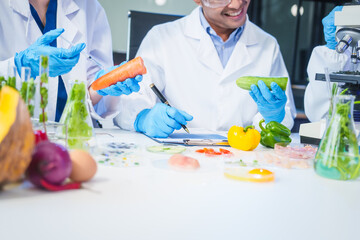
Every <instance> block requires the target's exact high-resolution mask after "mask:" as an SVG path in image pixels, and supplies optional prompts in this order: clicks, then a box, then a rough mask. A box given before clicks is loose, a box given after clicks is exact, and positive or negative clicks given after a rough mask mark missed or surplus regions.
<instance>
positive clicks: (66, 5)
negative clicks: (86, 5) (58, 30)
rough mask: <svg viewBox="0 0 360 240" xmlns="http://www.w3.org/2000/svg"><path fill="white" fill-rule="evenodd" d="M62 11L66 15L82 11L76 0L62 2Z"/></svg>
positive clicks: (63, 0)
mask: <svg viewBox="0 0 360 240" xmlns="http://www.w3.org/2000/svg"><path fill="white" fill-rule="evenodd" d="M59 2H61V6H62V9H63V11H64V13H65V15H70V14H72V13H75V12H77V11H79V10H80V8H79V6H78V5H77V4H76V2H75V1H74V0H60V1H59Z"/></svg>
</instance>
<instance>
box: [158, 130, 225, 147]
mask: <svg viewBox="0 0 360 240" xmlns="http://www.w3.org/2000/svg"><path fill="white" fill-rule="evenodd" d="M151 139H152V140H154V141H155V142H158V143H162V144H179V145H185V146H224V147H227V146H229V143H228V141H227V138H226V137H224V136H222V135H219V134H213V133H210V134H209V133H207V134H204V133H196V134H188V133H172V134H170V135H169V137H167V138H151Z"/></svg>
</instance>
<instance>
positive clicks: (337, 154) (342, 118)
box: [315, 95, 360, 180]
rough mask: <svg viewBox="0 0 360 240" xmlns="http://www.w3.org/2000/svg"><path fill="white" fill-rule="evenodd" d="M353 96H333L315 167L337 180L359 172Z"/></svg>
mask: <svg viewBox="0 0 360 240" xmlns="http://www.w3.org/2000/svg"><path fill="white" fill-rule="evenodd" d="M354 99H355V97H354V96H350V95H339V96H336V97H335V98H334V102H333V112H332V116H331V119H330V122H329V124H328V126H327V129H326V131H325V134H324V136H323V138H322V140H321V142H320V145H319V149H318V151H317V153H316V156H315V171H316V173H317V174H319V175H320V176H323V177H326V178H332V179H338V180H349V179H356V178H357V177H359V175H360V162H359V148H358V144H357V139H356V135H355V126H354V119H353V115H352V113H353V108H354Z"/></svg>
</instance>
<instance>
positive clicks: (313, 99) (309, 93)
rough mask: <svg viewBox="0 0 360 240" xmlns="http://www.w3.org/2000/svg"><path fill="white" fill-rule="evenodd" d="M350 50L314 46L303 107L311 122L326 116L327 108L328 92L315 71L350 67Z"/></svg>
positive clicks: (339, 69)
mask: <svg viewBox="0 0 360 240" xmlns="http://www.w3.org/2000/svg"><path fill="white" fill-rule="evenodd" d="M351 64H352V63H351V61H350V52H349V51H347V52H346V53H344V54H338V53H337V52H336V51H335V50H331V49H329V48H328V47H327V46H318V47H315V48H314V50H313V52H312V54H311V57H310V60H309V64H308V68H307V72H308V77H309V84H308V85H307V86H306V90H305V95H304V108H305V114H306V116H307V118H308V119H309V120H310V121H311V122H316V121H320V120H321V119H323V118H325V117H326V114H327V112H328V110H329V104H330V101H329V98H330V96H329V93H328V87H327V84H326V82H322V81H316V80H315V76H316V73H324V72H325V70H324V69H325V68H328V71H329V72H330V73H332V72H338V71H346V70H350V69H351Z"/></svg>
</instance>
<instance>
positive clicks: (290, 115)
mask: <svg viewBox="0 0 360 240" xmlns="http://www.w3.org/2000/svg"><path fill="white" fill-rule="evenodd" d="M270 76H283V77H288V76H289V75H288V72H287V70H286V66H285V63H284V60H283V57H282V55H281V53H280V48H279V45H278V44H277V43H275V46H274V54H273V61H272V66H271V72H270ZM280 90H281V89H280ZM283 94H285V95H286V97H285V102H283V103H281V104H277V106H278V108H279V109H277V110H278V111H276V114H277V115H279V116H280V115H283V116H284V117H283V118H282V119H281V120H280V121H279V122H281V123H282V124H283V125H285V126H286V127H288V128H289V129H291V128H292V127H293V125H294V118H295V117H296V108H295V103H294V98H293V94H292V90H291V83H290V79H289V80H288V84H287V86H286V90H285V92H284V91H283V92H282V93H280V92H279V93H278V95H279V97H277V98H279V99H283V98H282V95H283ZM259 108H260V109H261V107H260V106H258V109H259ZM263 110H264V111H263V112H264V115H266V114H265V113H267V110H266V109H263ZM274 110H275V109H274ZM263 118H265V120H266V117H265V116H263V115H262V114H261V112H259V113H257V114H256V115H255V117H254V120H253V125H255V126H256V127H257V126H258V125H259V122H260V121H261V119H263ZM270 120H272V118H270Z"/></svg>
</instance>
